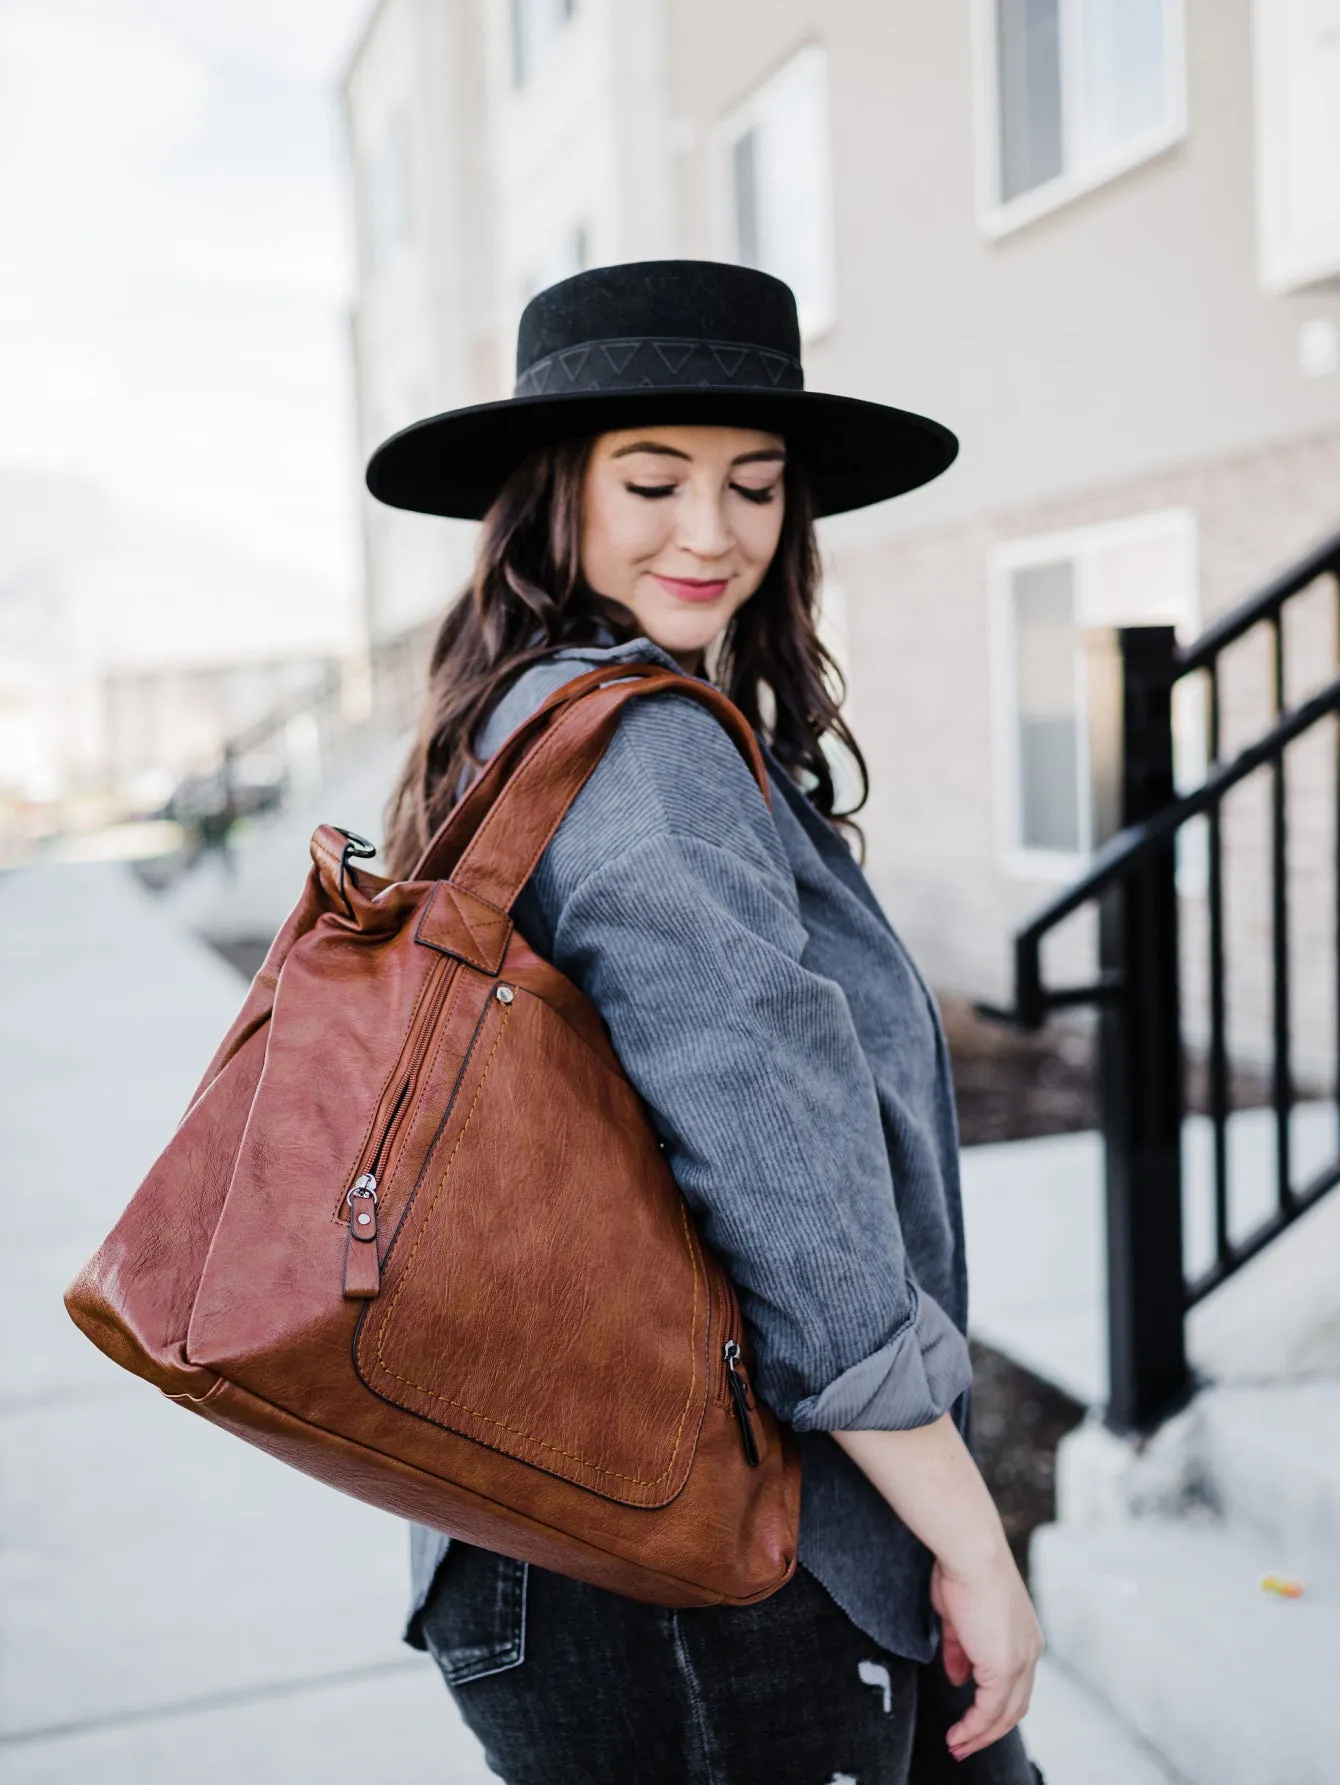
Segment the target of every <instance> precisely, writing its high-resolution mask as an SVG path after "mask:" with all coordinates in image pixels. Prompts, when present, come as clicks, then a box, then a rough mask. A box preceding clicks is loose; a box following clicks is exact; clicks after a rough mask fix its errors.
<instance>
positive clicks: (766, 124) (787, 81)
mask: <svg viewBox="0 0 1340 1785" xmlns="http://www.w3.org/2000/svg"><path fill="white" fill-rule="evenodd" d="M718 159H719V167H720V173H721V179H720V188H721V192H722V202H721V203H720V205H719V211H720V218H719V227H718V237H719V242H720V247H721V250H722V253H723V256H724V258H726V259H729V260H734V261H738V262H739V263H740V264H742V265H744V266H751V267H759V268H760V269H761V270H762V271H764V272H766V273H773V274H775V275H776V277H777V278H779V279H785V280H786V282H787V284H788V285H789V286H790V287H791V289H792V290H793V291H794V292H795V294H796V306H797V308H798V309H799V311H800V327H801V332H802V334H804V335H805V336H806V337H807V338H808V337H810V336H813V335H817V334H819V333H821V332H822V331H823V330H824V329H826V328H828V327H829V326H830V325H831V323H832V321H833V317H834V313H835V309H836V296H835V289H834V287H835V280H834V272H833V218H832V185H831V169H830V159H829V142H828V61H827V57H826V56H825V54H824V52H823V50H822V49H820V48H819V47H818V46H817V45H810V46H809V47H808V48H806V49H803V50H801V51H800V52H799V53H798V54H797V55H795V56H793V57H792V58H791V60H790V61H789V62H788V63H787V64H786V65H785V67H784V68H782V69H780V70H779V71H778V72H777V73H776V74H775V75H773V77H772V79H771V80H769V81H768V82H766V83H765V85H763V86H762V87H760V88H759V89H758V91H757V92H756V93H755V94H754V95H753V97H752V98H751V99H749V100H748V101H747V102H746V103H745V104H744V105H742V106H741V107H740V108H739V110H738V111H736V112H735V113H734V114H733V115H732V116H731V117H730V118H729V119H727V121H726V122H725V124H724V125H723V126H722V128H721V131H720V132H719V138H718Z"/></svg>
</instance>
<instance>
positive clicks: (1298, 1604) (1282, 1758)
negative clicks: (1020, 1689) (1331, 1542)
mask: <svg viewBox="0 0 1340 1785" xmlns="http://www.w3.org/2000/svg"><path fill="white" fill-rule="evenodd" d="M1277 1566H1278V1562H1277V1558H1276V1556H1275V1553H1274V1551H1273V1549H1272V1548H1271V1546H1270V1543H1269V1540H1267V1539H1264V1538H1263V1537H1261V1536H1260V1535H1258V1534H1257V1533H1255V1532H1251V1531H1244V1530H1241V1529H1238V1528H1234V1527H1231V1526H1225V1525H1218V1524H1212V1523H1209V1522H1207V1523H1205V1524H1200V1523H1197V1522H1196V1521H1193V1520H1190V1519H1180V1520H1177V1521H1175V1522H1171V1521H1170V1522H1169V1523H1166V1524H1164V1523H1159V1522H1155V1521H1152V1520H1148V1521H1146V1520H1133V1521H1131V1522H1129V1523H1125V1524H1115V1525H1107V1526H1090V1527H1084V1526H1068V1525H1050V1526H1047V1527H1045V1528H1044V1529H1043V1530H1041V1531H1039V1532H1038V1533H1037V1534H1036V1536H1035V1537H1034V1540H1033V1548H1032V1557H1031V1578H1032V1584H1033V1589H1034V1594H1035V1597H1036V1599H1037V1602H1038V1607H1039V1610H1040V1613H1041V1616H1042V1622H1043V1626H1044V1628H1045V1630H1046V1632H1047V1638H1048V1642H1049V1644H1050V1646H1051V1653H1052V1654H1053V1656H1054V1657H1055V1659H1056V1660H1057V1661H1058V1662H1059V1663H1060V1664H1061V1665H1062V1666H1063V1667H1066V1668H1068V1669H1070V1670H1071V1671H1072V1672H1074V1673H1075V1674H1077V1675H1078V1676H1079V1677H1080V1678H1081V1679H1082V1680H1084V1681H1087V1682H1090V1683H1092V1684H1093V1685H1094V1687H1095V1688H1096V1689H1097V1690H1098V1691H1099V1692H1101V1695H1102V1697H1103V1699H1105V1700H1106V1702H1107V1703H1108V1704H1109V1705H1110V1706H1111V1707H1112V1709H1113V1710H1114V1711H1115V1712H1116V1714H1117V1715H1118V1716H1119V1717H1120V1718H1121V1719H1123V1720H1124V1721H1125V1722H1126V1723H1128V1724H1129V1725H1130V1727H1131V1728H1132V1729H1134V1730H1135V1731H1136V1732H1137V1734H1138V1735H1139V1736H1141V1737H1142V1738H1143V1739H1144V1741H1146V1742H1147V1743H1148V1744H1149V1745H1150V1747H1152V1748H1153V1749H1154V1750H1155V1752H1156V1753H1158V1754H1159V1755H1161V1756H1163V1757H1164V1758H1165V1760H1166V1762H1167V1764H1168V1765H1169V1767H1170V1768H1171V1769H1172V1770H1173V1771H1174V1772H1175V1773H1179V1774H1181V1775H1183V1776H1184V1777H1185V1779H1186V1780H1187V1781H1189V1782H1190V1785H1336V1780H1337V1778H1338V1777H1340V1693H1338V1692H1337V1691H1336V1677H1337V1657H1340V1587H1337V1586H1336V1585H1335V1584H1334V1582H1333V1581H1329V1580H1316V1581H1311V1580H1305V1582H1304V1586H1305V1592H1304V1596H1303V1597H1302V1598H1301V1599H1297V1600H1280V1599H1276V1598H1273V1597H1271V1596H1270V1595H1268V1594H1266V1593H1264V1592H1263V1591H1262V1590H1261V1587H1260V1584H1259V1583H1260V1578H1261V1576H1262V1575H1263V1574H1265V1573H1267V1572H1270V1571H1272V1570H1274V1569H1275V1568H1277Z"/></svg>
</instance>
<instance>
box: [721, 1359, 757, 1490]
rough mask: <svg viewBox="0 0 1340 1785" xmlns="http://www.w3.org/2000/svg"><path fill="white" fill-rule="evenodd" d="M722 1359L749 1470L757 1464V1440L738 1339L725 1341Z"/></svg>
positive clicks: (747, 1381) (751, 1400) (751, 1397)
mask: <svg viewBox="0 0 1340 1785" xmlns="http://www.w3.org/2000/svg"><path fill="white" fill-rule="evenodd" d="M721 1355H722V1358H723V1359H724V1360H725V1364H726V1385H727V1387H728V1388H729V1389H730V1398H731V1404H732V1406H733V1407H734V1408H735V1417H736V1419H737V1420H738V1421H739V1424H740V1441H741V1443H742V1444H743V1445H744V1460H745V1461H746V1462H747V1463H748V1465H749V1467H750V1468H751V1469H757V1468H758V1464H759V1454H758V1439H757V1438H756V1437H755V1436H754V1422H753V1418H752V1409H753V1400H754V1397H753V1393H752V1391H751V1390H750V1387H749V1378H748V1376H747V1375H746V1374H745V1372H744V1367H743V1365H742V1364H741V1362H740V1342H739V1340H738V1339H727V1340H726V1343H725V1344H724V1345H723V1346H722V1348H721Z"/></svg>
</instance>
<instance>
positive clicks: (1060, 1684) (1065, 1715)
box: [1023, 1655, 1181, 1785]
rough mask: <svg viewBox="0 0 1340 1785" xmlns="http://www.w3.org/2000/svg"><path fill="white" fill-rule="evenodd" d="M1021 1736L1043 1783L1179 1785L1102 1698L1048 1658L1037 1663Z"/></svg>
mask: <svg viewBox="0 0 1340 1785" xmlns="http://www.w3.org/2000/svg"><path fill="white" fill-rule="evenodd" d="M1023 1736H1024V1741H1025V1743H1026V1745H1027V1748H1028V1753H1029V1757H1030V1759H1032V1760H1034V1761H1036V1762H1037V1764H1038V1766H1039V1767H1041V1769H1042V1772H1043V1774H1044V1775H1045V1777H1046V1781H1047V1785H1181V1781H1180V1780H1178V1779H1177V1778H1176V1776H1175V1775H1174V1774H1172V1773H1170V1772H1168V1771H1167V1769H1166V1768H1165V1767H1164V1766H1163V1765H1162V1764H1161V1762H1160V1761H1159V1759H1158V1757H1157V1756H1156V1755H1154V1754H1153V1753H1151V1751H1150V1750H1149V1748H1147V1747H1146V1746H1145V1744H1144V1743H1143V1742H1141V1741H1140V1740H1139V1738H1138V1737H1137V1736H1135V1735H1134V1734H1133V1733H1132V1731H1131V1730H1129V1729H1128V1728H1127V1727H1126V1725H1125V1724H1124V1723H1122V1722H1121V1720H1120V1719H1119V1718H1118V1717H1117V1716H1116V1715H1115V1714H1114V1712H1113V1711H1112V1710H1111V1709H1110V1708H1109V1707H1108V1706H1107V1705H1106V1704H1104V1703H1103V1701H1102V1699H1100V1698H1099V1697H1097V1695H1096V1694H1095V1693H1094V1692H1092V1691H1091V1690H1090V1689H1089V1687H1088V1686H1086V1685H1085V1684H1084V1682H1083V1681H1082V1680H1077V1679H1076V1678H1075V1676H1074V1675H1073V1674H1071V1673H1068V1672H1067V1671H1066V1669H1065V1668H1063V1667H1062V1666H1061V1665H1060V1664H1059V1663H1058V1662H1057V1661H1055V1660H1054V1659H1053V1658H1052V1657H1051V1656H1050V1655H1044V1656H1043V1657H1042V1660H1041V1662H1040V1663H1039V1665H1038V1673H1037V1680H1036V1682H1035V1684H1034V1688H1033V1703H1032V1705H1031V1706H1030V1708H1029V1712H1028V1716H1027V1717H1026V1718H1025V1719H1024V1726H1023Z"/></svg>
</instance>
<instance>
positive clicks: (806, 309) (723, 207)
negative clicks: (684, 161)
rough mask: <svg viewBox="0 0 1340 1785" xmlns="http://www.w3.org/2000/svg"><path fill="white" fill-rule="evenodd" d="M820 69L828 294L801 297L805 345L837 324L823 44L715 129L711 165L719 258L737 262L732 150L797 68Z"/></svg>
mask: <svg viewBox="0 0 1340 1785" xmlns="http://www.w3.org/2000/svg"><path fill="white" fill-rule="evenodd" d="M804 62H808V63H810V64H812V65H815V64H817V65H818V66H819V67H820V69H821V73H822V87H823V94H824V114H823V119H822V136H823V151H824V158H825V165H824V168H823V170H822V174H823V178H822V179H821V181H820V187H819V189H820V192H821V193H822V204H823V222H822V229H823V237H824V240H823V252H824V257H825V263H826V264H825V266H824V268H823V273H824V278H823V279H822V281H821V283H822V284H823V286H824V288H825V289H824V290H823V293H822V296H821V298H820V299H819V301H818V302H817V303H805V302H803V301H802V295H801V294H800V293H799V292H797V294H796V298H797V308H798V309H799V312H800V334H801V339H802V340H803V341H806V342H809V341H814V340H817V339H818V337H819V336H820V335H824V334H827V332H828V331H829V330H830V329H831V328H832V327H833V325H834V324H835V323H836V321H837V237H836V232H835V230H834V217H833V119H832V105H831V96H832V88H831V84H830V81H829V72H828V51H827V50H826V49H825V47H824V45H823V44H821V43H806V44H802V45H801V46H800V47H799V48H798V49H796V50H794V51H792V53H791V54H790V55H788V56H787V57H786V58H785V59H784V60H783V61H782V62H781V63H779V64H778V66H777V67H776V68H775V69H774V71H773V72H772V74H770V75H769V76H768V77H767V78H766V79H765V80H764V81H762V82H761V83H760V84H759V85H758V86H757V87H755V88H754V89H753V90H752V92H751V93H750V94H749V97H748V98H747V99H745V100H743V101H742V102H741V103H740V104H739V105H737V106H736V107H735V108H734V109H733V110H732V111H731V112H730V113H729V114H728V115H727V116H726V117H724V118H723V119H721V121H720V122H719V123H718V124H717V125H716V126H715V127H714V128H713V131H712V152H711V161H712V169H713V178H712V182H711V229H712V239H713V243H714V245H715V251H716V253H717V256H718V258H720V259H722V260H730V261H737V260H738V256H739V243H738V241H737V239H736V233H735V191H734V184H733V178H734V174H733V156H734V149H735V145H736V143H737V142H739V140H740V138H741V137H742V136H744V135H745V134H746V133H747V132H748V131H750V130H752V129H753V128H754V126H755V125H756V124H758V123H759V122H760V121H761V119H762V118H763V117H764V115H765V114H766V112H767V111H768V108H769V105H770V103H771V100H772V97H773V95H774V93H775V91H776V89H777V87H778V86H779V85H780V84H781V83H782V82H783V81H785V80H786V79H787V77H788V76H791V75H792V74H794V72H795V69H796V66H797V64H798V63H804Z"/></svg>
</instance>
